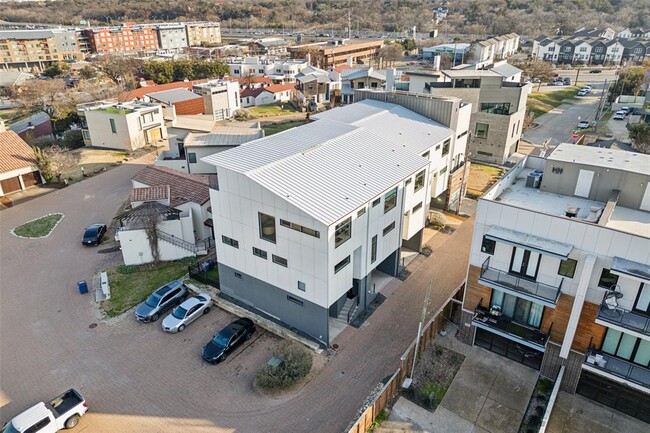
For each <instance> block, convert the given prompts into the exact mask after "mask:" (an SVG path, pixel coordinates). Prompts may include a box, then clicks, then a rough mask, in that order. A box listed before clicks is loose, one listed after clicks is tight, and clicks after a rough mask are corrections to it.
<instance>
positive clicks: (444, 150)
mask: <svg viewBox="0 0 650 433" xmlns="http://www.w3.org/2000/svg"><path fill="white" fill-rule="evenodd" d="M450 146H451V138H448V139H446V140H445V142H444V143H442V156H445V155H447V154H448V153H449V147H450Z"/></svg>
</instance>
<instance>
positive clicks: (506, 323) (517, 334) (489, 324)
mask: <svg viewBox="0 0 650 433" xmlns="http://www.w3.org/2000/svg"><path fill="white" fill-rule="evenodd" d="M482 302H483V299H481V301H480V302H479V304H478V305H477V306H476V309H475V310H474V318H473V319H472V322H473V323H474V326H477V327H479V328H482V329H485V330H487V331H491V332H494V333H496V334H499V335H501V336H503V337H506V338H507V339H509V340H513V341H516V342H519V343H521V344H523V345H525V346H528V347H531V348H533V349H537V350H541V351H542V352H543V351H544V350H545V349H546V343H547V342H548V339H549V338H550V336H551V329H552V328H553V324H552V323H551V326H549V327H548V330H547V332H545V333H544V332H541V331H540V330H539V329H536V328H533V327H531V326H527V325H522V324H520V323H517V322H514V321H513V320H512V319H511V318H509V317H507V316H504V315H502V314H500V315H495V314H491V313H490V310H488V309H487V308H485V307H483V306H482V305H481V303H482Z"/></svg>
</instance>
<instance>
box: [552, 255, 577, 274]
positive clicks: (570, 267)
mask: <svg viewBox="0 0 650 433" xmlns="http://www.w3.org/2000/svg"><path fill="white" fill-rule="evenodd" d="M577 264H578V261H577V260H573V259H566V260H562V261H561V262H560V268H559V269H558V270H557V274H558V275H562V276H563V277H567V278H573V276H574V275H575V273H576V265H577Z"/></svg>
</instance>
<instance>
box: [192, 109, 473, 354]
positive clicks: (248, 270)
mask: <svg viewBox="0 0 650 433" xmlns="http://www.w3.org/2000/svg"><path fill="white" fill-rule="evenodd" d="M424 99H426V98H424ZM454 115H455V116H458V113H457V112H456V113H454ZM314 118H317V120H316V121H315V122H312V123H309V124H306V125H304V126H300V127H297V128H294V129H291V130H289V131H285V132H283V133H280V134H275V135H273V136H270V137H266V138H263V139H260V140H256V141H252V142H249V143H246V144H244V145H242V146H239V147H237V148H235V149H231V150H227V151H225V152H220V153H218V154H215V155H212V156H209V157H206V158H203V161H204V162H206V163H210V164H213V165H214V166H215V167H216V170H217V175H218V186H213V187H212V188H211V190H210V196H211V202H212V207H213V220H214V234H215V239H216V240H217V242H216V249H217V258H218V259H217V260H218V267H219V278H220V285H221V291H222V294H224V295H226V296H229V297H231V298H234V299H236V300H237V301H238V302H240V303H242V304H243V305H245V306H246V307H247V308H250V309H252V310H255V311H257V312H258V313H260V314H263V315H265V316H266V317H269V318H271V319H274V320H276V321H277V322H280V323H282V324H285V325H286V326H289V327H292V328H294V329H296V330H298V331H299V332H301V333H303V334H305V335H307V336H309V337H311V338H313V339H314V340H316V341H318V342H320V343H321V344H323V345H327V344H329V343H330V342H331V341H332V338H333V333H332V325H331V323H332V322H333V321H334V320H335V318H337V317H338V316H339V315H340V314H341V313H342V312H345V311H351V315H352V316H353V315H354V314H355V312H356V313H358V312H360V311H362V310H363V309H364V308H365V307H366V306H367V305H368V304H369V303H370V302H371V301H372V300H373V299H374V297H375V296H376V294H377V291H378V290H377V288H376V283H377V281H379V280H381V275H382V274H388V275H391V276H395V275H397V274H398V272H399V267H400V252H401V249H402V248H409V249H411V250H414V251H419V250H420V248H421V243H422V231H423V228H424V226H425V224H426V219H427V214H428V209H429V204H430V202H431V200H432V198H431V192H430V191H431V188H433V187H435V185H434V184H435V179H434V174H437V173H435V171H436V170H438V167H440V166H444V168H445V171H447V170H446V169H447V167H448V166H449V165H450V164H451V159H452V155H453V154H454V152H453V149H450V148H451V142H452V140H453V138H454V136H455V131H453V130H452V129H450V128H447V127H445V126H442V125H441V124H439V123H437V122H435V121H433V120H431V119H430V118H427V117H424V116H422V115H419V114H417V113H415V112H413V111H410V110H408V109H406V108H404V107H402V106H399V105H396V104H391V103H385V102H380V101H376V100H369V99H368V100H364V101H362V102H359V103H356V104H352V105H349V106H346V107H342V108H337V109H334V110H329V111H327V112H325V113H321V114H318V115H317V116H314ZM466 122H467V121H465V123H466ZM460 151H461V152H464V149H461V150H460ZM357 307H358V308H357ZM343 314H345V313H343Z"/></svg>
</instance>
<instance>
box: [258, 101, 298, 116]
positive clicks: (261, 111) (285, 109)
mask: <svg viewBox="0 0 650 433" xmlns="http://www.w3.org/2000/svg"><path fill="white" fill-rule="evenodd" d="M247 110H248V111H250V113H251V115H252V116H253V117H273V116H283V115H285V114H291V113H296V110H295V109H294V108H293V105H291V104H289V103H288V102H287V103H284V104H276V105H260V106H258V107H249V108H247Z"/></svg>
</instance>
